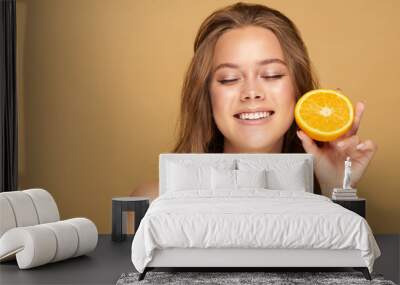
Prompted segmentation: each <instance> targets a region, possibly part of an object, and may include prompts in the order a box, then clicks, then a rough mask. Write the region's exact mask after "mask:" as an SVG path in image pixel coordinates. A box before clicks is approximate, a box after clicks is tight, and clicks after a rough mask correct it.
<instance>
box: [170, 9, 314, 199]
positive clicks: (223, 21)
mask: <svg viewBox="0 0 400 285" xmlns="http://www.w3.org/2000/svg"><path fill="white" fill-rule="evenodd" d="M245 26H259V27H263V28H265V29H268V30H270V31H272V32H273V33H274V34H275V36H276V37H277V38H278V40H279V42H280V45H281V47H282V51H283V55H284V59H285V61H286V62H287V65H288V69H289V74H290V77H291V78H292V83H293V86H294V90H295V96H296V101H297V100H298V99H299V98H300V96H301V95H302V94H304V93H306V92H307V91H310V90H312V89H317V88H318V87H319V83H318V79H317V77H316V75H315V73H314V71H313V68H312V64H311V61H310V58H309V55H308V51H307V48H306V46H305V44H304V42H303V40H302V38H301V36H300V32H299V30H298V29H297V27H296V26H295V24H294V23H293V22H292V21H291V20H290V19H289V18H288V17H286V16H285V15H283V14H282V13H281V12H279V11H277V10H275V9H272V8H269V7H267V6H264V5H258V4H247V3H240V2H239V3H236V4H233V5H230V6H227V7H225V8H222V9H219V10H217V11H215V12H213V13H212V14H211V15H210V16H208V17H207V18H206V19H205V20H204V21H203V23H202V24H201V26H200V28H199V31H198V32H197V35H196V39H195V42H194V55H193V58H192V60H191V62H190V65H189V67H188V70H187V72H186V74H185V78H184V83H183V87H182V93H181V108H180V117H179V120H178V125H177V128H178V133H177V135H178V137H177V143H176V145H175V147H174V149H173V152H176V153H222V152H224V136H223V134H222V133H221V132H220V131H219V129H218V128H217V125H216V124H215V121H214V118H213V116H212V107H211V98H210V94H209V82H210V77H211V69H212V59H213V54H214V47H215V44H216V42H217V40H218V39H219V37H220V36H221V35H222V34H223V33H225V32H226V31H228V30H231V29H235V28H241V27H245ZM296 130H297V124H296V122H295V120H293V123H292V125H291V127H290V128H289V130H288V131H287V132H286V134H285V136H284V141H283V147H282V152H283V153H304V152H305V151H304V148H303V146H302V144H301V142H300V140H299V139H298V137H297V136H296ZM314 181H316V180H315V177H314ZM314 185H315V188H316V189H314V190H315V191H314V192H316V193H317V192H320V189H319V183H315V184H314Z"/></svg>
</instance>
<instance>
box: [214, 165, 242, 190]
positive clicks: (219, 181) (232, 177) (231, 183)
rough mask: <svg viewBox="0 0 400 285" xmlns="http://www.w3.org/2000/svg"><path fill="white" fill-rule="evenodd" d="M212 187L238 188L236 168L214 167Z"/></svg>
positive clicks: (215, 188)
mask: <svg viewBox="0 0 400 285" xmlns="http://www.w3.org/2000/svg"><path fill="white" fill-rule="evenodd" d="M211 173H212V175H211V177H212V178H211V181H212V189H214V190H218V189H230V190H236V170H233V169H217V168H214V167H213V168H212V171H211Z"/></svg>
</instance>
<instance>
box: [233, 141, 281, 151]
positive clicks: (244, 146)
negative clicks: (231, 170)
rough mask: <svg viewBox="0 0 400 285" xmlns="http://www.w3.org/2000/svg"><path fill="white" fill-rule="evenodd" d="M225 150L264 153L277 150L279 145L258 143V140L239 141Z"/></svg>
mask: <svg viewBox="0 0 400 285" xmlns="http://www.w3.org/2000/svg"><path fill="white" fill-rule="evenodd" d="M227 151H229V152H237V153H266V152H279V146H277V145H274V144H272V143H271V142H265V143H260V142H259V141H254V142H249V141H247V142H244V143H239V144H237V145H236V146H232V147H228V148H227Z"/></svg>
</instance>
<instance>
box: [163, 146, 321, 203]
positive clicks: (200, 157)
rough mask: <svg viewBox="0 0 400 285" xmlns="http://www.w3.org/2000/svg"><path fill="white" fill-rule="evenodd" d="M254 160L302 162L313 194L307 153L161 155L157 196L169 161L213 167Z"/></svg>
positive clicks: (164, 179)
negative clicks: (188, 162) (190, 162)
mask: <svg viewBox="0 0 400 285" xmlns="http://www.w3.org/2000/svg"><path fill="white" fill-rule="evenodd" d="M240 158H242V159H246V160H248V159H256V160H260V159H262V160H264V159H265V160H268V161H272V162H273V161H277V160H279V161H282V160H284V161H288V162H297V161H299V162H300V161H304V162H305V164H306V165H307V167H305V171H306V172H307V173H305V175H306V178H307V180H308V182H307V184H308V185H307V189H306V191H307V192H311V193H313V192H314V185H313V182H314V170H313V155H312V154H307V153H235V154H233V153H162V154H160V156H159V194H160V195H161V194H163V193H165V192H166V185H167V184H166V183H167V165H168V162H169V161H172V162H182V161H193V162H194V163H195V164H200V165H215V164H218V163H221V161H223V162H224V163H229V162H231V163H232V164H234V163H235V162H236V161H237V159H240Z"/></svg>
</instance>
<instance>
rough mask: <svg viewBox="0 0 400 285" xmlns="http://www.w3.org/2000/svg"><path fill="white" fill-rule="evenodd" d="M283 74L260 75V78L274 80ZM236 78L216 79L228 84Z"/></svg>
mask: <svg viewBox="0 0 400 285" xmlns="http://www.w3.org/2000/svg"><path fill="white" fill-rule="evenodd" d="M283 76H285V75H284V74H277V75H271V76H261V77H262V78H264V79H266V80H276V79H280V78H282V77H283ZM238 80H239V79H238V78H232V79H222V80H218V82H219V83H221V84H228V83H233V82H235V81H238Z"/></svg>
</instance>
